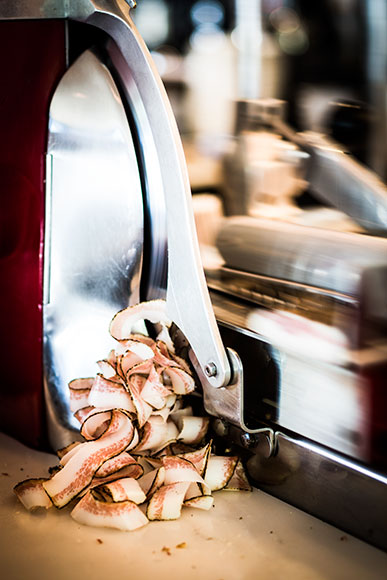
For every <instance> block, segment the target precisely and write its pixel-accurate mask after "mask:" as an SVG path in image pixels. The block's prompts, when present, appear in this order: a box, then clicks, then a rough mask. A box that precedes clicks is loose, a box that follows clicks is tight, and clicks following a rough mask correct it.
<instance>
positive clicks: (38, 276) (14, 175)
mask: <svg viewBox="0 0 387 580" xmlns="http://www.w3.org/2000/svg"><path fill="white" fill-rule="evenodd" d="M64 27H65V23H64V21H20V22H0V86H1V91H0V323H1V327H0V328H1V330H0V342H1V344H0V361H1V366H0V369H1V371H0V373H1V374H0V377H1V378H0V429H1V430H2V431H5V432H7V433H9V434H10V435H13V436H14V437H17V438H18V439H20V440H21V441H23V442H25V443H27V444H28V445H31V446H34V447H43V446H44V445H45V419H44V405H43V394H42V392H43V380H42V377H43V372H42V275H43V236H44V232H43V220H44V154H45V150H46V140H47V119H48V108H49V103H50V99H51V96H52V94H53V91H54V90H55V87H56V85H57V83H58V81H59V79H60V78H61V76H62V74H63V72H64V70H65V32H64Z"/></svg>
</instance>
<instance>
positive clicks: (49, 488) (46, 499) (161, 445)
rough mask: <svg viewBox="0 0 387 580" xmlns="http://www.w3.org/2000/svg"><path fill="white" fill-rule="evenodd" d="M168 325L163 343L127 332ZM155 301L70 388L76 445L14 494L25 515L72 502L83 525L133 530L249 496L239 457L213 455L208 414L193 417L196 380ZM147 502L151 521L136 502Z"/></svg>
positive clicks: (119, 321) (129, 320) (141, 308)
mask: <svg viewBox="0 0 387 580" xmlns="http://www.w3.org/2000/svg"><path fill="white" fill-rule="evenodd" d="M144 319H146V320H149V321H150V322H152V323H155V322H160V321H161V323H162V333H161V335H159V337H158V338H157V340H153V339H152V338H150V337H148V336H144V335H142V334H131V332H132V330H133V328H134V326H137V327H138V328H139V327H140V326H141V328H142V329H145V324H142V325H140V324H137V323H140V320H144ZM169 325H170V323H169V321H168V320H167V317H166V315H165V302H163V301H162V300H156V301H152V302H148V303H145V304H139V305H136V306H132V307H129V308H127V309H125V310H123V311H121V312H119V313H118V314H117V315H116V316H115V317H114V318H113V320H112V322H111V325H110V331H111V334H112V336H113V337H115V338H116V339H117V345H116V348H114V349H112V350H111V351H110V352H109V354H108V356H107V357H106V358H105V359H102V360H100V361H98V363H97V364H98V367H99V372H98V374H97V375H96V377H93V378H91V377H88V378H80V379H75V380H73V381H71V382H70V383H69V393H70V404H71V409H72V411H73V413H74V416H75V417H76V418H77V419H78V421H79V422H80V423H81V426H80V439H81V441H76V442H74V443H73V444H71V445H68V446H67V447H65V448H63V449H60V450H59V451H58V458H59V464H58V466H56V467H54V468H51V469H50V471H49V473H50V477H49V478H46V479H44V478H43V479H28V480H26V481H24V482H21V483H20V484H18V485H17V486H15V488H14V490H15V493H16V495H17V497H18V498H19V500H20V501H21V502H22V503H23V505H24V506H25V507H26V509H29V510H32V509H35V508H38V507H42V508H46V509H47V508H49V507H51V506H55V507H57V508H61V507H63V506H65V505H67V504H68V503H69V502H70V501H71V500H74V499H76V500H77V502H78V503H77V504H76V506H75V507H74V509H73V511H72V512H71V515H72V517H73V518H74V519H75V520H76V521H78V522H79V523H82V524H86V525H92V526H107V527H115V528H119V529H121V530H134V529H136V528H138V527H141V526H144V525H145V524H147V523H148V518H149V520H172V519H176V518H178V517H179V516H180V514H181V511H182V508H183V507H189V508H199V509H202V510H209V509H210V508H211V506H212V505H213V501H214V498H213V492H215V491H217V490H221V489H225V490H231V491H233V490H249V489H251V488H250V484H249V482H248V479H247V477H246V474H245V472H244V469H243V465H242V462H241V461H240V459H239V458H238V457H234V456H233V457H229V456H224V457H220V456H216V455H213V454H212V452H211V442H207V443H206V444H204V443H203V442H204V441H206V437H207V432H208V427H209V418H208V417H202V416H200V417H198V416H195V415H194V412H193V408H192V407H191V406H190V405H189V404H187V403H186V399H185V395H188V394H190V393H192V392H193V390H194V389H195V381H194V378H193V376H192V372H191V369H190V367H189V365H188V364H187V363H186V362H185V361H184V360H183V359H181V358H179V356H178V355H177V354H176V353H175V348H174V345H173V342H172V340H171V337H170V335H169V330H168V326H169ZM145 502H146V503H147V506H146V514H147V516H146V515H144V513H143V511H142V510H141V509H139V507H138V505H137V504H141V503H145Z"/></svg>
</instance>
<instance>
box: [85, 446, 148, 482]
mask: <svg viewBox="0 0 387 580" xmlns="http://www.w3.org/2000/svg"><path fill="white" fill-rule="evenodd" d="M123 469H125V475H126V476H127V477H133V478H134V479H137V478H138V477H140V476H141V475H142V474H143V472H144V468H143V467H142V466H141V465H140V464H139V463H138V462H137V461H136V459H135V458H134V457H132V456H131V455H130V454H129V453H127V452H126V451H123V452H122V453H120V454H119V455H116V456H115V457H112V458H111V459H108V460H107V461H105V463H103V464H102V465H101V467H99V468H98V469H97V471H96V472H95V477H107V476H108V475H111V474H112V473H117V472H120V473H122V474H123V472H122V470H123Z"/></svg>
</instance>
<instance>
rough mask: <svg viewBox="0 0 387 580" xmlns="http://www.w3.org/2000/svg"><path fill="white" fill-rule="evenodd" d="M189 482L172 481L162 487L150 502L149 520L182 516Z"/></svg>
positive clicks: (173, 518) (174, 518) (172, 518)
mask: <svg viewBox="0 0 387 580" xmlns="http://www.w3.org/2000/svg"><path fill="white" fill-rule="evenodd" d="M188 487H189V482H188V481H186V482H178V483H170V484H169V485H163V486H162V487H160V488H159V489H158V490H157V491H156V492H155V493H154V494H153V495H152V497H151V499H150V501H149V503H148V509H147V512H146V514H147V517H148V519H149V520H176V519H178V518H179V517H180V514H181V508H182V505H183V502H184V496H185V494H186V491H187V489H188Z"/></svg>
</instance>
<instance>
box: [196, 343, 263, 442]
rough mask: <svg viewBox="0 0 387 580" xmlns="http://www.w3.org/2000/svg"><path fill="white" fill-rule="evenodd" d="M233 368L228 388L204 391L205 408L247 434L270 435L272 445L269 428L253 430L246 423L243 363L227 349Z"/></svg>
mask: <svg viewBox="0 0 387 580" xmlns="http://www.w3.org/2000/svg"><path fill="white" fill-rule="evenodd" d="M227 352H228V355H229V357H230V363H231V367H232V369H233V371H234V375H233V377H232V380H231V383H230V384H229V385H228V386H227V387H223V388H220V389H215V388H213V387H207V388H206V389H204V390H203V396H204V408H205V409H206V411H207V413H209V414H210V415H213V416H215V417H221V418H222V419H223V420H225V421H229V422H230V423H232V424H233V425H236V426H237V427H240V428H241V429H243V432H244V433H246V435H247V434H250V433H251V434H254V433H265V434H267V435H268V438H269V441H270V444H271V445H272V442H273V430H272V429H269V428H267V427H261V426H259V427H253V428H251V427H250V426H248V425H247V424H246V421H245V410H244V393H243V389H244V377H243V367H242V362H241V360H240V358H239V356H238V354H237V353H236V352H235V351H234V350H232V349H231V348H228V349H227Z"/></svg>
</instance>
